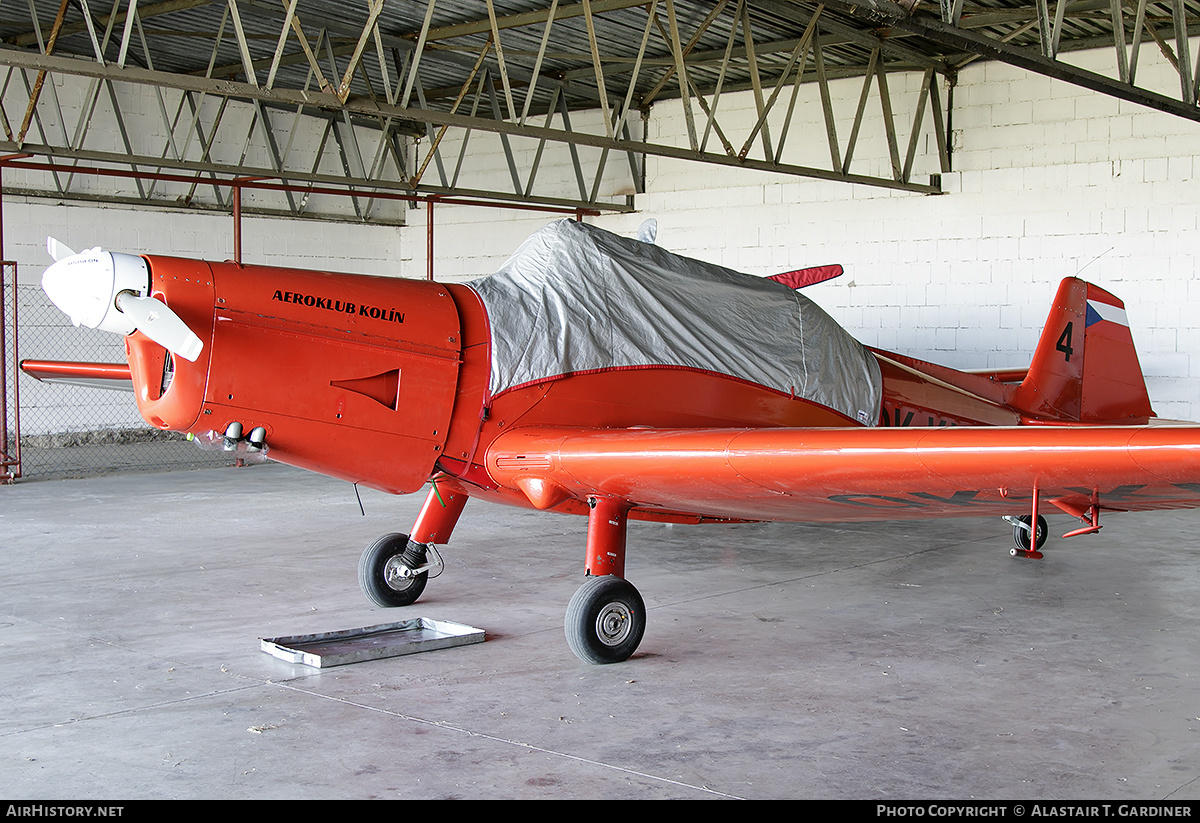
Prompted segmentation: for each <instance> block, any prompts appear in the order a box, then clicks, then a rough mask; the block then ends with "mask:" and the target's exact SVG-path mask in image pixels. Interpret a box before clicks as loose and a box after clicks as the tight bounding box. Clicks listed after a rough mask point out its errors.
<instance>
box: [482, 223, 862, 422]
mask: <svg viewBox="0 0 1200 823" xmlns="http://www.w3.org/2000/svg"><path fill="white" fill-rule="evenodd" d="M469 285H470V286H471V288H472V289H474V290H475V292H476V293H477V294H478V295H479V297H480V299H481V300H482V301H483V304H484V307H485V308H486V309H487V313H488V318H489V321H490V323H491V335H492V366H491V379H490V390H491V394H492V396H493V397H495V396H496V395H499V394H500V393H501V392H504V391H508V390H509V389H513V388H516V387H519V386H523V385H526V384H529V383H536V382H539V381H541V380H544V379H546V378H551V377H558V376H562V375H567V374H574V373H579V372H589V371H596V370H602V369H612V368H649V367H655V366H668V367H677V368H688V369H697V370H701V371H708V372H716V373H718V374H724V375H729V376H731V377H735V378H738V379H741V380H746V381H749V382H752V383H757V384H759V385H762V386H766V387H768V388H771V389H775V390H777V391H779V392H782V393H784V394H788V395H793V396H797V397H802V398H804V399H806V400H810V401H812V402H815V403H820V404H821V405H823V406H827V407H829V408H832V409H834V410H836V411H838V412H841V413H842V414H844V415H845V416H846V417H848V418H850V419H851V420H854V421H856V422H859V423H863V424H865V425H870V426H873V425H875V424H877V423H878V422H879V414H880V404H881V400H882V389H881V383H882V380H881V377H880V373H879V364H878V363H877V362H876V360H875V358H874V357H873V356H872V355H871V354H870V353H869V352H867V351H866V350H865V349H864V348H863V346H862V345H861V344H860V343H858V341H856V340H855V339H854V338H852V337H851V336H850V335H849V334H847V333H846V331H845V330H844V329H842V327H841V326H839V325H838V324H837V323H836V322H835V321H834V320H833V318H831V317H830V316H829V315H827V314H826V313H825V312H824V311H822V310H821V308H820V307H818V306H817V305H816V304H815V303H813V302H812V301H811V300H809V299H808V298H807V297H804V296H803V295H801V294H798V293H797V292H795V291H793V290H792V289H790V288H788V287H787V286H785V285H782V284H780V283H776V282H774V281H771V280H768V279H766V278H761V277H753V276H751V275H748V274H741V273H739V272H735V271H733V270H731V269H726V268H722V267H720V266H714V265H711V264H708V263H704V262H701V261H699V260H692V259H690V258H687V257H680V256H679V255H676V254H672V253H670V252H668V251H666V250H665V249H663V248H661V247H659V246H657V245H654V244H652V243H646V242H643V241H641V240H633V239H630V238H625V237H621V236H619V235H616V234H612V233H611V232H607V231H604V230H603V229H599V228H596V227H595V226H589V225H587V224H584V223H580V222H576V221H573V220H569V219H563V220H559V221H556V222H554V223H551V224H550V225H548V226H546V227H544V228H542V229H541V230H539V231H537V232H536V233H534V234H533V235H532V236H530V237H529V238H528V239H527V240H526V241H525V242H524V243H523V244H521V246H520V248H518V249H517V251H516V252H515V253H514V254H513V256H512V257H510V258H509V259H508V261H507V262H505V263H504V265H503V266H502V267H501V268H500V270H499V271H497V272H496V273H495V274H493V275H491V276H490V277H485V278H482V279H480V280H475V281H472V282H471V283H470V284H469Z"/></svg>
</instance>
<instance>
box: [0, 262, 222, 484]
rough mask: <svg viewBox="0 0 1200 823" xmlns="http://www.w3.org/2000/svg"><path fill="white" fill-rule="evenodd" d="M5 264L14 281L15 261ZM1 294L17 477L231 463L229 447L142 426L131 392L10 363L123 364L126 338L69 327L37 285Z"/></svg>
mask: <svg viewBox="0 0 1200 823" xmlns="http://www.w3.org/2000/svg"><path fill="white" fill-rule="evenodd" d="M5 266H6V269H5V272H4V273H5V275H6V276H7V275H9V270H8V269H7V266H12V272H11V276H12V280H13V282H14V283H15V279H16V277H15V275H16V272H15V266H13V265H12V264H5ZM6 282H8V281H6ZM3 294H4V334H3V335H2V336H0V343H2V344H3V346H4V357H3V363H4V364H5V366H6V368H5V369H4V371H5V376H4V388H5V397H6V399H7V403H5V426H4V430H5V434H6V438H5V439H6V446H7V448H6V453H9V452H15V451H16V449H17V447H18V446H19V449H20V477H22V478H25V479H34V478H66V477H83V476H88V475H95V474H107V473H113V472H121V471H147V470H152V471H163V470H174V469H192V468H207V467H215V466H230V465H233V463H234V460H235V457H234V456H233V455H232V454H230V453H228V452H211V451H201V450H200V449H199V448H197V447H196V445H195V444H193V443H189V442H187V440H186V439H185V438H184V436H183V435H180V434H177V433H174V432H163V431H159V430H158V429H154V428H152V427H151V426H149V425H148V424H147V423H146V422H145V421H143V420H142V418H141V416H140V415H139V414H138V410H137V404H136V403H135V402H134V397H133V394H132V392H127V391H113V390H108V389H97V388H89V387H84V386H71V385H64V384H61V383H42V382H40V381H38V380H35V379H33V378H32V377H30V376H29V375H27V374H24V373H22V372H20V371H19V370H17V369H16V362H17V359H18V358H21V359H35V360H71V361H79V362H88V363H123V362H125V345H124V342H123V341H122V339H121V338H120V337H119V336H118V335H114V334H109V333H107V332H100V331H96V330H95V329H89V328H87V327H85V326H78V327H77V326H72V325H71V323H70V321H69V320H68V319H67V318H66V317H65V315H63V313H62V312H61V311H59V310H58V309H57V308H56V307H54V306H53V305H52V304H51V303H50V301H49V300H47V299H46V295H45V293H44V292H43V291H42V290H41V288H40V287H39V286H37V285H30V284H16V285H12V284H10V285H8V286H7V287H6V288H4V289H3ZM18 346H19V349H18ZM18 397H19V401H18ZM18 415H19V429H20V441H19V443H17V442H16V440H15V435H16V431H17V429H18V425H17V423H18Z"/></svg>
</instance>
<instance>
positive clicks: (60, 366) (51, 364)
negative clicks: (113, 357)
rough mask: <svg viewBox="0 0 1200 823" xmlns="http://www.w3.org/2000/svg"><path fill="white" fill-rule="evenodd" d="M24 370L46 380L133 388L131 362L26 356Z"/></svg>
mask: <svg viewBox="0 0 1200 823" xmlns="http://www.w3.org/2000/svg"><path fill="white" fill-rule="evenodd" d="M21 371H23V372H25V373H26V374H27V375H29V376H30V377H32V378H34V379H35V380H40V381H41V382H43V383H64V384H67V385H71V386H85V387H87V388H90V389H116V390H118V391H129V392H131V391H133V378H132V377H131V376H130V372H129V364H128V363H74V362H70V361H66V360H22V361H21Z"/></svg>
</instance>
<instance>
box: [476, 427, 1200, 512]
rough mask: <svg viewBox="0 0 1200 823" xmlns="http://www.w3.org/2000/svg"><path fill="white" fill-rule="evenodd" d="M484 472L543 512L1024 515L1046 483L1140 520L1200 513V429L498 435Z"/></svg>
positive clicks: (1058, 497) (1069, 503)
mask: <svg viewBox="0 0 1200 823" xmlns="http://www.w3.org/2000/svg"><path fill="white" fill-rule="evenodd" d="M487 468H488V471H489V473H490V474H491V475H492V477H493V479H494V480H496V481H497V482H499V483H501V484H502V485H504V486H507V487H509V488H519V489H523V490H526V494H527V495H528V496H530V500H531V502H533V503H534V505H538V500H539V499H540V500H541V501H543V502H545V503H550V501H559V500H562V499H565V498H566V497H574V498H576V499H586V497H588V496H590V495H611V496H616V497H620V498H623V499H625V500H628V501H630V502H632V503H633V504H634V505H635V507H637V509H641V510H643V511H649V512H654V511H658V512H664V513H666V512H671V513H680V514H693V515H701V516H706V517H733V518H744V519H758V520H793V521H852V520H895V519H901V518H926V517H939V516H976V515H991V514H999V515H1006V514H1024V513H1026V512H1027V511H1028V510H1029V508H1030V501H1031V499H1032V492H1033V490H1034V488H1035V487H1036V488H1037V490H1038V493H1039V495H1040V499H1041V501H1042V502H1043V504H1045V503H1052V504H1054V505H1056V506H1058V508H1060V509H1062V510H1063V511H1068V512H1071V513H1076V512H1078V511H1079V510H1081V509H1082V510H1086V509H1087V508H1088V507H1090V506H1091V505H1099V506H1100V508H1103V509H1108V510H1116V511H1143V510H1151V509H1171V508H1193V507H1200V426H1194V425H1152V426H1109V427H1086V426H1076V427H1060V426H1055V427H1020V428H990V427H989V428H982V427H981V428H976V427H948V428H937V429H928V428H926V429H920V428H907V429H905V428H875V429H865V428H854V429H707V430H687V429H675V430H669V429H620V430H594V429H593V430H578V429H565V428H536V429H535V428H531V429H519V430H515V431H512V432H510V433H508V434H506V435H504V436H502V437H500V438H498V439H497V440H496V441H495V442H494V443H493V444H492V446H491V447H490V448H489V450H488V454H487ZM530 490H536V494H533V493H531V491H530ZM555 492H557V493H555ZM535 498H538V499H535ZM550 505H553V504H552V503H550ZM542 507H546V506H542ZM1047 510H1048V508H1047Z"/></svg>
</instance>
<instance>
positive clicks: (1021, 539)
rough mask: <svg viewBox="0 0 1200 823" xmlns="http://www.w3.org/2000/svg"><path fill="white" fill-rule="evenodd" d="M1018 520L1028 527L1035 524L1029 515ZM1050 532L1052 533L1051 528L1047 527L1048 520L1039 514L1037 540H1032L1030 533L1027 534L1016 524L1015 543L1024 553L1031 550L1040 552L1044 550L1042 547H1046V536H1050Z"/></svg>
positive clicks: (1014, 529) (1024, 515)
mask: <svg viewBox="0 0 1200 823" xmlns="http://www.w3.org/2000/svg"><path fill="white" fill-rule="evenodd" d="M1018 519H1019V520H1020V521H1021V522H1022V523H1024V524H1025V525H1027V526H1028V525H1029V524H1030V523H1032V522H1033V517H1032V516H1031V515H1028V514H1023V515H1021V517H1020V518H1018ZM1049 532H1050V528H1049V526H1047V525H1046V518H1044V517H1042V516H1041V515H1040V514H1039V515H1038V519H1037V530H1036V535H1035V537H1036V539H1035V540H1030V539H1029V532H1027V531H1026V530H1025V529H1023V528H1022V527H1021V526H1019V525H1017V524H1015V523H1014V524H1013V542H1015V543H1016V544H1017V548H1018V549H1021V550H1022V551H1029V550H1030V549H1035V550H1040V549H1041V548H1042V546H1044V545H1046V536H1047V535H1048V534H1049ZM1031 543H1034V544H1036V545H1030V544H1031Z"/></svg>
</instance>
